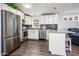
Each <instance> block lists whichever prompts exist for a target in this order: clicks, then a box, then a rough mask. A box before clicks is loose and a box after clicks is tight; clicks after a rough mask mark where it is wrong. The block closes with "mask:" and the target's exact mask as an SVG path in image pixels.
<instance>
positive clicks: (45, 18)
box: [44, 15, 49, 24]
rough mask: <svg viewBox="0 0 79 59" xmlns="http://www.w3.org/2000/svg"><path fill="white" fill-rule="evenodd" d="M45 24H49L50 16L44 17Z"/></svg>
mask: <svg viewBox="0 0 79 59" xmlns="http://www.w3.org/2000/svg"><path fill="white" fill-rule="evenodd" d="M44 23H45V24H49V15H46V16H44Z"/></svg>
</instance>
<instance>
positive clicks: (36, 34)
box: [33, 30, 39, 40]
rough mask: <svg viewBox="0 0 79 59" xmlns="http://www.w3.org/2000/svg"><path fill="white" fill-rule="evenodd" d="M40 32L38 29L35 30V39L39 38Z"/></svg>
mask: <svg viewBox="0 0 79 59" xmlns="http://www.w3.org/2000/svg"><path fill="white" fill-rule="evenodd" d="M38 32H39V31H38V30H34V35H33V38H34V39H37V40H38V39H39V34H38Z"/></svg>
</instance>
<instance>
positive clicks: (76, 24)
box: [58, 10, 79, 30]
mask: <svg viewBox="0 0 79 59" xmlns="http://www.w3.org/2000/svg"><path fill="white" fill-rule="evenodd" d="M74 15H79V12H75V10H74V11H73V12H72V11H70V12H69V11H68V12H63V13H58V29H59V30H67V29H68V28H79V20H78V21H74V20H72V21H70V20H68V21H66V20H64V19H63V16H74Z"/></svg>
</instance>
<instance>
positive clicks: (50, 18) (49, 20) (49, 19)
mask: <svg viewBox="0 0 79 59" xmlns="http://www.w3.org/2000/svg"><path fill="white" fill-rule="evenodd" d="M57 23H58V20H57V15H44V16H41V18H40V24H57Z"/></svg>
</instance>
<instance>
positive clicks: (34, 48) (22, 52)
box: [9, 40, 79, 56]
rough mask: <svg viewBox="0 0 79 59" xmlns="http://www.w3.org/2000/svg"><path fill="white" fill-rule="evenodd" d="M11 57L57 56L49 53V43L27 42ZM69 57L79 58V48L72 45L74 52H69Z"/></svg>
mask: <svg viewBox="0 0 79 59" xmlns="http://www.w3.org/2000/svg"><path fill="white" fill-rule="evenodd" d="M9 56H56V55H52V54H51V53H50V52H49V51H48V41H46V40H39V41H37V40H27V41H26V42H24V43H23V44H22V45H21V47H20V48H18V49H17V50H15V51H14V52H12V53H11V54H9ZM67 56H79V46H75V45H72V52H69V51H67Z"/></svg>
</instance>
